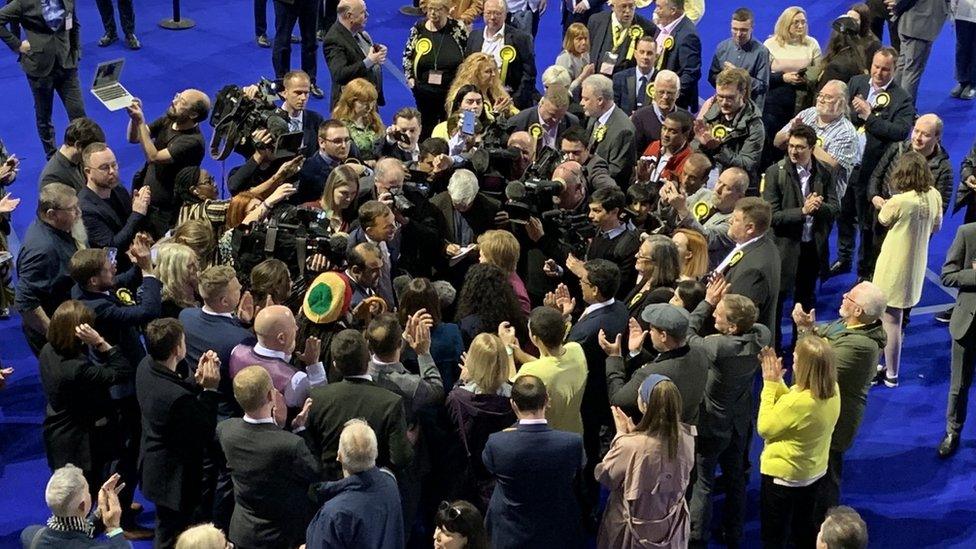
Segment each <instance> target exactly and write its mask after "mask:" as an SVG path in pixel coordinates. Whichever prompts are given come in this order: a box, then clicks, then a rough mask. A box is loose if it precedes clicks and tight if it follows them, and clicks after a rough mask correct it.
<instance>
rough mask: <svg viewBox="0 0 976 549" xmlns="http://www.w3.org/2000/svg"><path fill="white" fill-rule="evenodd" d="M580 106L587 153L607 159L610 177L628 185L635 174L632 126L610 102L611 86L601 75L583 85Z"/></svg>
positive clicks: (587, 80) (624, 114)
mask: <svg viewBox="0 0 976 549" xmlns="http://www.w3.org/2000/svg"><path fill="white" fill-rule="evenodd" d="M582 88H583V92H582V96H581V97H582V99H581V101H580V103H581V104H582V105H583V111H584V112H585V113H586V116H588V117H589V122H588V123H587V125H586V132H587V133H588V134H589V135H590V141H589V150H590V152H592V153H595V154H597V155H599V156H600V157H601V158H604V159H606V161H607V164H608V165H609V168H610V177H612V178H613V179H614V180H615V181H617V182H618V183H622V182H624V181H630V175H631V172H633V170H634V163H635V162H634V160H635V154H636V153H635V151H634V124H633V123H632V122H631V121H630V117H629V116H627V113H625V112H624V111H622V110H621V109H620V107H618V106H617V105H616V104H615V103H614V102H613V82H612V81H611V80H610V79H609V78H607V77H606V76H604V75H602V74H594V75H592V76H588V77H587V78H586V80H584V81H583V85H582Z"/></svg>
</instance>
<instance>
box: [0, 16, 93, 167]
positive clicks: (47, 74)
mask: <svg viewBox="0 0 976 549" xmlns="http://www.w3.org/2000/svg"><path fill="white" fill-rule="evenodd" d="M8 23H10V24H15V25H20V27H21V28H23V29H24V32H25V33H26V34H27V39H26V40H23V41H21V40H20V38H19V37H18V36H17V35H15V34H13V33H12V32H10V30H8V29H7V27H6V25H7V24H8ZM79 27H80V25H79V24H78V19H77V18H76V17H75V2H74V0H51V1H50V2H42V1H41V0H13V1H12V2H8V3H7V5H6V6H4V7H2V8H0V40H3V42H4V43H5V44H7V47H9V48H10V49H11V50H12V51H14V52H15V53H17V54H18V57H19V61H20V66H21V68H23V69H24V73H25V74H26V75H27V83H28V84H30V88H31V93H33V94H34V115H35V118H36V123H37V135H38V137H40V138H41V145H42V146H43V147H44V155H45V156H46V157H47V158H51V156H52V155H53V154H54V152H55V151H56V150H57V147H55V144H54V125H53V124H52V123H51V110H52V109H53V107H54V92H55V91H57V92H58V96H59V97H60V98H61V102H62V103H64V108H65V110H66V111H68V119H69V120H74V119H75V118H79V117H82V116H85V103H84V101H82V99H81V84H80V83H79V82H78V60H79V59H80V58H81V34H80V31H79Z"/></svg>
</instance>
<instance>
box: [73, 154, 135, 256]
mask: <svg viewBox="0 0 976 549" xmlns="http://www.w3.org/2000/svg"><path fill="white" fill-rule="evenodd" d="M82 162H83V164H84V169H85V177H86V178H87V184H86V186H85V188H83V189H82V190H81V192H79V193H78V206H80V207H81V219H82V221H83V222H84V223H85V230H86V231H87V232H88V245H89V246H91V247H92V248H115V249H116V250H121V251H123V252H124V250H127V249H128V248H129V245H130V244H132V241H133V240H134V239H135V236H136V232H137V231H138V230H139V228H140V227H141V225H142V221H143V219H145V217H146V212H147V211H149V198H150V196H149V193H150V191H149V187H143V188H141V189H139V190H138V191H136V195H135V197H132V196H130V195H129V191H127V190H126V189H125V187H123V186H122V185H120V184H119V164H118V162H116V160H115V153H113V152H112V149H110V148H108V147H107V146H106V145H105V143H92V144H91V145H89V146H87V147H85V150H84V151H83V153H82ZM116 264H117V265H118V268H119V270H120V271H123V272H124V271H127V270H129V265H131V262H130V261H129V258H128V256H126V255H125V253H123V254H121V255H119V256H116Z"/></svg>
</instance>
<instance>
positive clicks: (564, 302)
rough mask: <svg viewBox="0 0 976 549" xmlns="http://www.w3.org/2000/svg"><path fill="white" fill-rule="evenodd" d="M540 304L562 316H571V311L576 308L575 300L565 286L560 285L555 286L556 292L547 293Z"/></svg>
mask: <svg viewBox="0 0 976 549" xmlns="http://www.w3.org/2000/svg"><path fill="white" fill-rule="evenodd" d="M542 303H543V305H545V306H546V307H552V308H553V309H556V310H557V311H559V312H561V313H562V314H563V316H569V315H571V314H573V309H575V308H576V298H574V297H572V296H571V295H569V288H567V287H566V285H565V284H560V285H559V286H556V291H554V292H549V293H547V294H546V297H545V298H544V299H543V301H542Z"/></svg>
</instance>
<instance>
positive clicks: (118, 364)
mask: <svg viewBox="0 0 976 549" xmlns="http://www.w3.org/2000/svg"><path fill="white" fill-rule="evenodd" d="M94 321H95V314H94V313H93V312H92V311H91V310H90V309H88V308H87V307H85V306H84V305H83V304H82V303H81V302H80V301H75V300H71V301H65V302H64V303H62V304H61V306H60V307H58V309H57V310H56V311H54V315H53V316H52V317H51V322H50V325H49V326H48V330H47V340H48V343H47V344H46V345H44V348H43V349H41V354H40V355H39V357H38V364H39V369H40V373H41V384H42V385H43V386H44V394H45V396H46V397H47V412H46V415H45V418H44V446H45V449H46V450H47V461H48V466H49V467H50V468H51V470H52V471H53V470H55V469H58V468H60V467H63V466H65V465H67V464H68V463H72V464H74V465H75V466H77V467H79V468H80V469H81V470H82V471H84V472H85V478H86V479H87V480H88V486H89V487H90V488H91V489H92V490H93V492H96V493H97V491H98V488H99V486H101V485H102V482H104V481H105V479H106V478H107V476H108V475H107V471H106V470H105V467H106V466H107V465H108V464H109V463H110V462H111V461H112V460H113V458H114V457H115V454H116V453H117V452H116V451H115V450H116V448H117V447H118V443H117V441H116V436H115V435H116V433H115V425H114V420H113V407H112V398H111V396H110V395H109V387H111V386H112V385H115V384H116V383H118V382H119V381H121V380H123V379H125V378H128V377H131V376H132V375H133V374H134V371H135V365H132V364H130V363H129V361H128V360H126V358H125V356H124V355H123V354H122V351H121V350H120V349H119V348H118V347H112V346H110V345H109V344H108V343H107V342H106V341H105V338H103V337H102V336H101V335H99V333H98V332H96V331H95V330H94V329H93V328H92V327H91V324H93V323H94ZM136 480H137V479H131V481H132V482H135V481H136Z"/></svg>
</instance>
